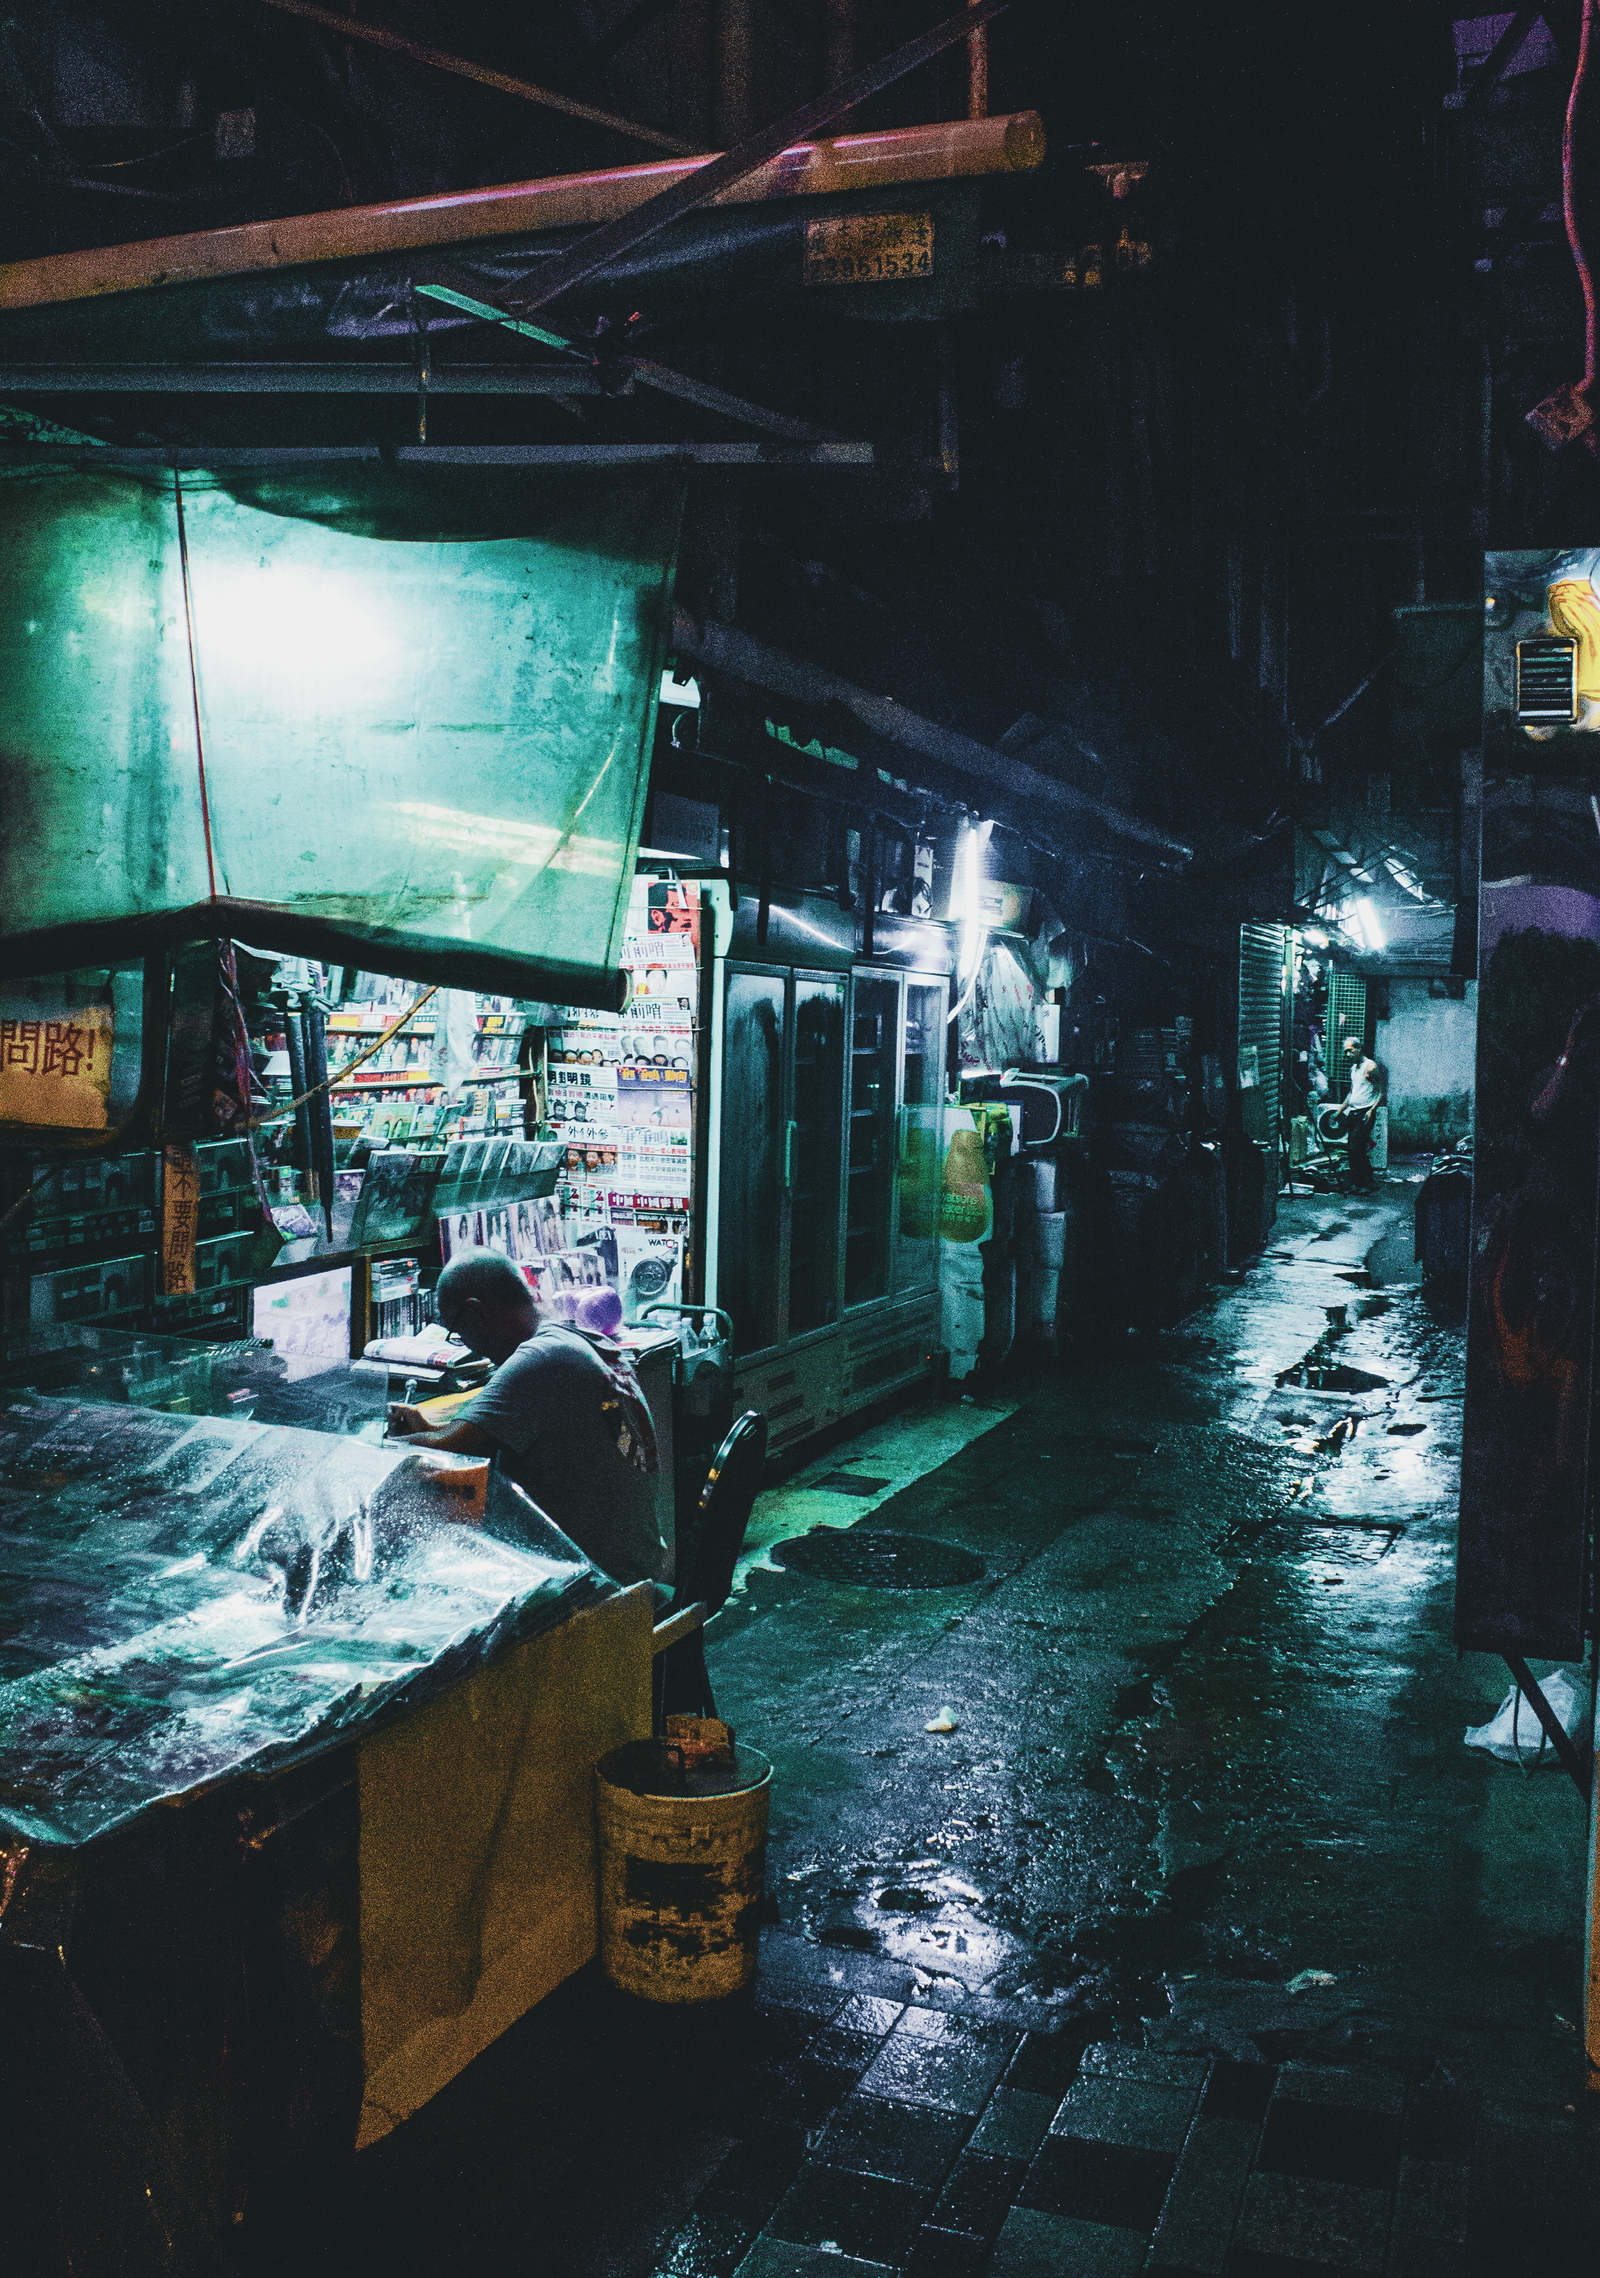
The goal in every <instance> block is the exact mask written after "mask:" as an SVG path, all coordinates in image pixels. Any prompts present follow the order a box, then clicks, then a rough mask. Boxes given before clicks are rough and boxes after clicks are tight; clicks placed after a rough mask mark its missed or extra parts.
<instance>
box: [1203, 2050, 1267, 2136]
mask: <svg viewBox="0 0 1600 2278" xmlns="http://www.w3.org/2000/svg"><path fill="white" fill-rule="evenodd" d="M1277 2084H1278V2069H1277V2066H1276V2065H1270V2064H1237V2063H1235V2061H1234V2060H1233V2058H1232V2057H1219V2058H1218V2059H1217V2061H1216V2063H1215V2064H1214V2065H1213V2066H1212V2068H1211V2078H1210V2079H1209V2080H1208V2081H1207V2082H1206V2092H1205V2095H1204V2096H1203V2097H1202V2098H1201V2100H1200V2109H1201V2111H1202V2112H1203V2113H1204V2115H1205V2117H1206V2118H1207V2119H1208V2120H1255V2121H1258V2122H1259V2121H1261V2120H1264V2119H1265V2118H1266V2116H1267V2106H1268V2105H1269V2104H1270V2103H1271V2102H1272V2092H1273V2090H1274V2088H1276V2086H1277Z"/></svg>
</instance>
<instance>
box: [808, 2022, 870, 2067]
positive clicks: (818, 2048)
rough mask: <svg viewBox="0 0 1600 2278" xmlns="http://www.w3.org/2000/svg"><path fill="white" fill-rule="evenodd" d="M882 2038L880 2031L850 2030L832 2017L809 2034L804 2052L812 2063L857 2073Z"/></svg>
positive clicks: (868, 2059)
mask: <svg viewBox="0 0 1600 2278" xmlns="http://www.w3.org/2000/svg"><path fill="white" fill-rule="evenodd" d="M882 2039H883V2035H882V2034H881V2033H858V2032H852V2031H850V2030H849V2029H848V2028H847V2027H846V2026H843V2025H841V2024H839V2022H838V2021H837V2019H835V2021H834V2022H833V2023H832V2024H828V2025H824V2026H823V2027H822V2028H821V2030H820V2031H819V2032H817V2033H814V2034H813V2035H812V2037H811V2040H810V2042H809V2043H808V2044H807V2047H806V2052H805V2053H806V2055H807V2056H808V2057H810V2058H811V2060H812V2062H813V2063H815V2064H832V2065H838V2066H840V2067H841V2068H842V2069H843V2070H844V2071H846V2072H853V2073H856V2074H857V2075H859V2074H861V2073H863V2072H865V2071H866V2069H867V2067H868V2065H869V2064H871V2062H872V2060H873V2058H874V2057H875V2056H876V2055H877V2053H878V2049H879V2046H880V2044H881V2042H882Z"/></svg>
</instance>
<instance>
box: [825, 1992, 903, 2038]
mask: <svg viewBox="0 0 1600 2278" xmlns="http://www.w3.org/2000/svg"><path fill="white" fill-rule="evenodd" d="M904 2015H905V2003H904V2002H903V2001H885V2000H884V1999H883V1998H882V1996H881V1995H879V1994H876V1993H852V1994H851V1996H850V1998H849V2000H848V2001H847V2002H846V2003H845V2005H844V2007H843V2008H842V2009H841V2010H840V2011H839V2012H838V2014H837V2016H835V2017H834V2018H833V2020H832V2022H833V2024H834V2025H835V2026H837V2027H838V2028H839V2029H840V2030H841V2031H843V2032H848V2033H871V2034H872V2035H873V2036H874V2038H875V2039H878V2040H881V2039H882V2038H883V2036H884V2034H885V2033H890V2032H893V2030H894V2028H895V2026H896V2025H898V2024H899V2022H900V2020H901V2018H902V2017H903V2016H904Z"/></svg>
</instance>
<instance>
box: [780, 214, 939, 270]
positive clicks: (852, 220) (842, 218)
mask: <svg viewBox="0 0 1600 2278" xmlns="http://www.w3.org/2000/svg"><path fill="white" fill-rule="evenodd" d="M803 275H804V278H805V282H806V283H807V284H808V285H887V284H900V283H902V282H903V281H904V280H905V279H906V278H908V277H913V278H915V277H931V276H932V275H933V216H932V214H836V215H834V216H833V217H832V218H831V219H829V220H827V221H808V222H807V223H806V252H805V268H804V271H803Z"/></svg>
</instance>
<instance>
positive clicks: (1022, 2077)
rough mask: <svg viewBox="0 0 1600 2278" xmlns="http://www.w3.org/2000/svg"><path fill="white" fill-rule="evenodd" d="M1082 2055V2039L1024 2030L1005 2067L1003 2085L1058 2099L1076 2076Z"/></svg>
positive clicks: (1063, 2094)
mask: <svg viewBox="0 0 1600 2278" xmlns="http://www.w3.org/2000/svg"><path fill="white" fill-rule="evenodd" d="M1083 2055H1084V2048H1083V2043H1082V2042H1081V2041H1073V2040H1069V2039H1068V2038H1067V2037H1066V2035H1065V2034H1061V2033H1026V2034H1024V2036H1023V2041H1022V2046H1021V2048H1020V2049H1018V2051H1017V2053H1016V2055H1015V2056H1014V2057H1013V2058H1012V2060H1011V2062H1010V2064H1009V2065H1008V2066H1007V2067H1006V2086H1007V2087H1008V2088H1021V2089H1024V2090H1026V2091H1027V2092H1028V2093H1029V2094H1031V2095H1039V2096H1053V2097H1055V2098H1056V2099H1057V2101H1058V2102H1059V2101H1060V2099H1061V2098H1062V2097H1063V2096H1065V2094H1066V2093H1067V2090H1068V2089H1069V2088H1070V2087H1071V2086H1072V2083H1073V2082H1074V2081H1075V2080H1076V2079H1077V2077H1078V2070H1079V2067H1080V2066H1081V2064H1082V2062H1083Z"/></svg>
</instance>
